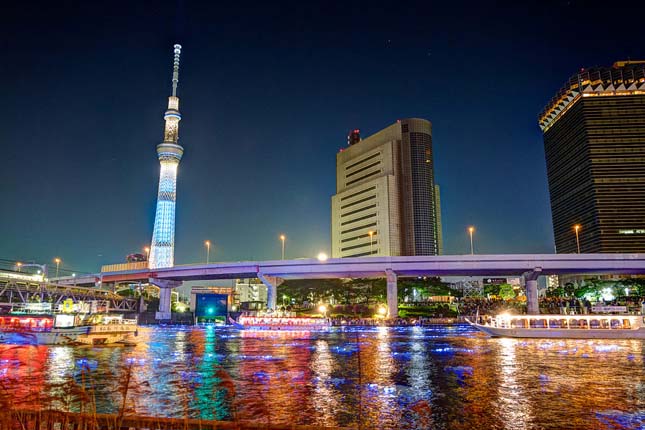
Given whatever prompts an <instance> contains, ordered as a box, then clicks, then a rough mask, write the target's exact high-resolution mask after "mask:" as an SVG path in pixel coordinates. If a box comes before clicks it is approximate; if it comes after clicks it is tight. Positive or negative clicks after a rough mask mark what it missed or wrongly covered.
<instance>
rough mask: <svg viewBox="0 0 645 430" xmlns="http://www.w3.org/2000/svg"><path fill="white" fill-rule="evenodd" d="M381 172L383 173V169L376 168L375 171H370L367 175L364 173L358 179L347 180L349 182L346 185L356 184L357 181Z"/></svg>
mask: <svg viewBox="0 0 645 430" xmlns="http://www.w3.org/2000/svg"><path fill="white" fill-rule="evenodd" d="M379 173H381V169H379V170H375V171H373V172H372V173H368V174H367V175H363V176H361V177H360V178H356V179H354V180H351V181H349V182H347V183H346V184H345V186H350V185H352V184H355V183H356V182H360V181H362V180H363V179H367V178H370V177H372V176H374V175H378V174H379Z"/></svg>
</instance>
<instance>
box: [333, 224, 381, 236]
mask: <svg viewBox="0 0 645 430" xmlns="http://www.w3.org/2000/svg"><path fill="white" fill-rule="evenodd" d="M375 226H376V223H375V222H372V223H370V224H365V225H362V226H360V227H354V228H350V229H349V230H343V231H341V232H340V234H346V233H351V232H353V231H357V230H363V229H364V228H369V227H375Z"/></svg>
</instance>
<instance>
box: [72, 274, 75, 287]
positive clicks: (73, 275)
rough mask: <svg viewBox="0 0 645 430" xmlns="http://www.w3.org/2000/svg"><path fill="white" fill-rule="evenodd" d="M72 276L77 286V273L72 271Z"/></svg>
mask: <svg viewBox="0 0 645 430" xmlns="http://www.w3.org/2000/svg"><path fill="white" fill-rule="evenodd" d="M72 278H74V286H76V273H72Z"/></svg>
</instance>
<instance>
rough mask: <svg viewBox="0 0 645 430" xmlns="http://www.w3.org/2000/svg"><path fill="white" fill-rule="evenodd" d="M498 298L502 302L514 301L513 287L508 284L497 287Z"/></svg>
mask: <svg viewBox="0 0 645 430" xmlns="http://www.w3.org/2000/svg"><path fill="white" fill-rule="evenodd" d="M498 296H500V297H501V298H502V299H504V300H509V299H514V298H515V296H516V294H515V290H514V289H513V286H512V285H510V284H501V285H500V286H499V292H498Z"/></svg>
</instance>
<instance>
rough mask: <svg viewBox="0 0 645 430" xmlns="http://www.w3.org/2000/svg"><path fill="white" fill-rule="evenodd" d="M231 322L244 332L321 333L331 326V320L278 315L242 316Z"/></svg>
mask: <svg viewBox="0 0 645 430" xmlns="http://www.w3.org/2000/svg"><path fill="white" fill-rule="evenodd" d="M230 322H231V323H232V324H233V325H234V326H235V327H237V328H239V329H243V330H275V331H321V330H328V329H329V327H330V326H331V322H330V321H329V318H322V317H297V316H277V315H276V316H270V315H254V316H249V315H242V316H240V317H239V318H238V319H237V321H236V320H233V319H232V318H231V320H230Z"/></svg>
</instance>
